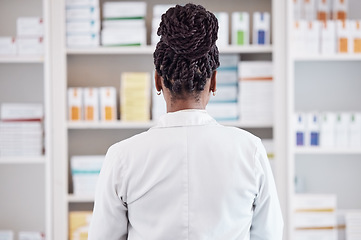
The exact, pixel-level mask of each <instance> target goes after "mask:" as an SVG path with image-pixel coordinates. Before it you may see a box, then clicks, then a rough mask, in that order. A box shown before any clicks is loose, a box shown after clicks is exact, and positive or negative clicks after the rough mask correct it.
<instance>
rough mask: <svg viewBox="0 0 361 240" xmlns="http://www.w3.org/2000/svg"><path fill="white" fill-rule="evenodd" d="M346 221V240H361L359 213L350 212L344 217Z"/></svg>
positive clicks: (360, 217)
mask: <svg viewBox="0 0 361 240" xmlns="http://www.w3.org/2000/svg"><path fill="white" fill-rule="evenodd" d="M345 220H346V239H347V240H358V239H361V212H360V211H350V212H348V213H346V215H345Z"/></svg>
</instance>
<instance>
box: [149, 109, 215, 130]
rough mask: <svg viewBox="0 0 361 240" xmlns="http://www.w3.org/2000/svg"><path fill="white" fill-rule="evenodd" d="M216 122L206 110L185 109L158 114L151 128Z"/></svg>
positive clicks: (213, 123)
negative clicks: (155, 122)
mask: <svg viewBox="0 0 361 240" xmlns="http://www.w3.org/2000/svg"><path fill="white" fill-rule="evenodd" d="M217 124H218V123H217V122H216V120H214V119H213V118H212V117H211V116H210V115H209V114H208V113H207V111H206V110H199V109H187V110H181V111H177V112H171V113H166V114H164V115H162V116H160V118H159V120H158V121H157V124H156V125H155V126H154V127H153V128H164V127H183V126H196V125H217Z"/></svg>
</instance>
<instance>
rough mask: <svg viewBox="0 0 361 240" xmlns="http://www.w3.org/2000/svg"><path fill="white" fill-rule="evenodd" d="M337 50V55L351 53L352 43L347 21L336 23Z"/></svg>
mask: <svg viewBox="0 0 361 240" xmlns="http://www.w3.org/2000/svg"><path fill="white" fill-rule="evenodd" d="M336 29H337V30H336V31H337V49H338V52H339V53H351V52H352V49H353V42H352V38H351V28H350V22H349V20H345V21H337V22H336Z"/></svg>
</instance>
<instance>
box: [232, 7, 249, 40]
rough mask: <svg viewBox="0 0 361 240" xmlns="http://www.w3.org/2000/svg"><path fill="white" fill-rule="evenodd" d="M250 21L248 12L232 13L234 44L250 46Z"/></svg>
mask: <svg viewBox="0 0 361 240" xmlns="http://www.w3.org/2000/svg"><path fill="white" fill-rule="evenodd" d="M249 29H250V21H249V14H248V13H247V12H233V13H232V44H233V45H248V44H249V42H250V40H249V38H250V34H249V31H250V30H249Z"/></svg>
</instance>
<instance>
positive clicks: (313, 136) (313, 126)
mask: <svg viewBox="0 0 361 240" xmlns="http://www.w3.org/2000/svg"><path fill="white" fill-rule="evenodd" d="M306 126H307V131H306V145H307V146H320V120H319V115H318V113H316V112H312V113H307V123H306Z"/></svg>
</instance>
